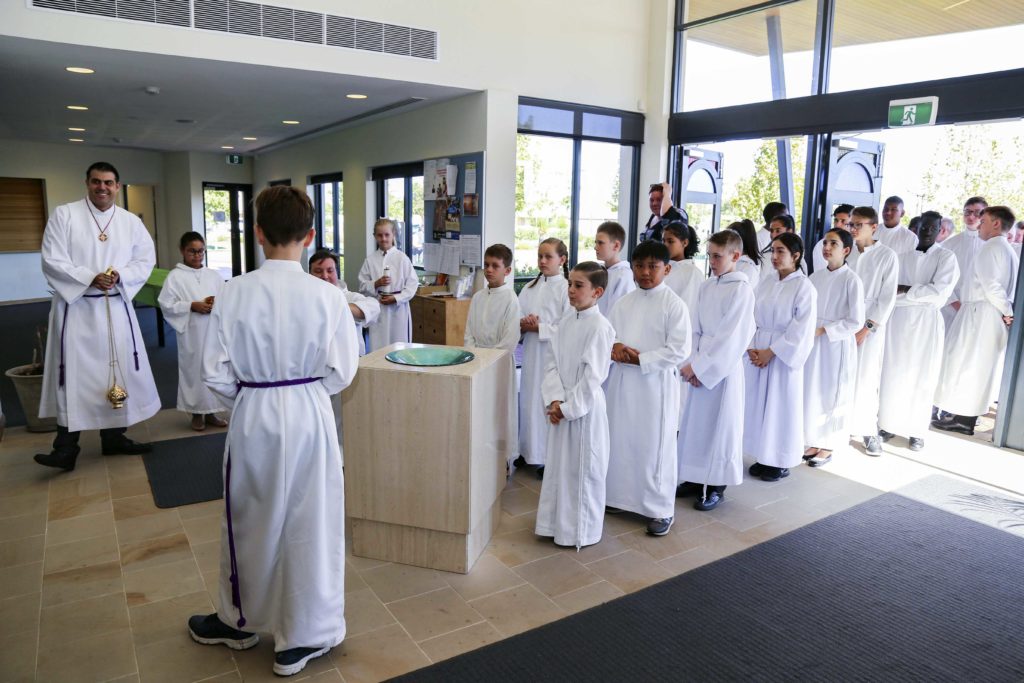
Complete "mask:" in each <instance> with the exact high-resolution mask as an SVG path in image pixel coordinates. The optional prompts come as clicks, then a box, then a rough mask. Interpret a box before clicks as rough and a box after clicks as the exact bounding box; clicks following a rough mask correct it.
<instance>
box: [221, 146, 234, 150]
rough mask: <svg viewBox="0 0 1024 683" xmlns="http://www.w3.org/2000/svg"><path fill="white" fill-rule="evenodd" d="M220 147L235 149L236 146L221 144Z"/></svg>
mask: <svg viewBox="0 0 1024 683" xmlns="http://www.w3.org/2000/svg"><path fill="white" fill-rule="evenodd" d="M220 148H221V149H234V147H232V146H231V145H221V146H220Z"/></svg>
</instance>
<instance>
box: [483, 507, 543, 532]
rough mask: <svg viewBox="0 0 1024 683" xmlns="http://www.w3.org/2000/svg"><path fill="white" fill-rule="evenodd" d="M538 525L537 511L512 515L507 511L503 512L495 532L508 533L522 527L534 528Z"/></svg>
mask: <svg viewBox="0 0 1024 683" xmlns="http://www.w3.org/2000/svg"><path fill="white" fill-rule="evenodd" d="M536 526H537V511H536V510H533V511H531V512H525V513H523V514H521V515H514V516H513V515H510V514H508V513H507V512H502V513H501V520H500V521H499V522H498V528H497V530H496V531H495V532H494V533H495V534H507V533H509V532H510V531H521V530H522V529H530V530H533V529H534V528H536Z"/></svg>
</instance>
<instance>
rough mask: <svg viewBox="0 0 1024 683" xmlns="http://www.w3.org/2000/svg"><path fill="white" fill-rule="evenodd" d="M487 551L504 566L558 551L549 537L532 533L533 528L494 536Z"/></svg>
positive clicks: (515, 564)
mask: <svg viewBox="0 0 1024 683" xmlns="http://www.w3.org/2000/svg"><path fill="white" fill-rule="evenodd" d="M487 552H489V553H490V554H492V555H494V556H495V557H497V558H498V559H499V560H501V561H502V562H503V563H504V564H505V566H507V567H517V566H519V565H521V564H526V563H527V562H533V561H534V560H540V559H543V558H545V557H550V556H552V555H554V554H556V553H557V552H558V547H557V546H556V545H555V544H554V543H552V542H551V540H550V539H546V538H540V537H539V536H537V535H536V534H534V533H533V529H523V530H521V531H513V532H511V533H508V534H502V535H500V536H494V537H493V538H492V539H491V545H490V546H489V547H488V549H487Z"/></svg>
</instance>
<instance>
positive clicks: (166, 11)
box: [155, 0, 192, 27]
mask: <svg viewBox="0 0 1024 683" xmlns="http://www.w3.org/2000/svg"><path fill="white" fill-rule="evenodd" d="M155 5H156V8H155V9H156V12H155V17H156V23H158V24H167V25H169V26H185V27H189V26H191V25H192V17H191V12H190V10H191V5H192V3H191V2H190V0H158V1H157V2H155Z"/></svg>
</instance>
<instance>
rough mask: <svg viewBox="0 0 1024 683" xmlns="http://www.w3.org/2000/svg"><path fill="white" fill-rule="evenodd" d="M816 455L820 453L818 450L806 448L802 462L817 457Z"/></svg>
mask: <svg viewBox="0 0 1024 683" xmlns="http://www.w3.org/2000/svg"><path fill="white" fill-rule="evenodd" d="M818 453H821V449H820V448H808V449H807V450H805V451H804V460H810V459H811V458H815V457H817V455H818Z"/></svg>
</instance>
